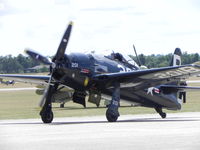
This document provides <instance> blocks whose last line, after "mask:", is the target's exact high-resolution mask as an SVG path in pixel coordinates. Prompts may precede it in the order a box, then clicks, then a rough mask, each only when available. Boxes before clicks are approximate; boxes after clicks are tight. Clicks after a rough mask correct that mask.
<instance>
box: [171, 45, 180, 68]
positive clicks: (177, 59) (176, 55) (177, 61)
mask: <svg viewBox="0 0 200 150" xmlns="http://www.w3.org/2000/svg"><path fill="white" fill-rule="evenodd" d="M181 55H182V53H181V49H180V48H176V49H175V51H174V55H173V57H172V60H171V63H170V66H180V65H181Z"/></svg>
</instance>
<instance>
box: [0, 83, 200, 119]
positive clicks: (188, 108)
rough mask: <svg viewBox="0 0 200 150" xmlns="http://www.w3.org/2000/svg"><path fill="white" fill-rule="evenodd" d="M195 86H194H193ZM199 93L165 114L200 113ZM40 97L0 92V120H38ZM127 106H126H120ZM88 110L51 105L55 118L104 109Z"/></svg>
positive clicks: (125, 110) (131, 110) (139, 110)
mask: <svg viewBox="0 0 200 150" xmlns="http://www.w3.org/2000/svg"><path fill="white" fill-rule="evenodd" d="M195 85H196V84H195ZM199 98H200V92H198V91H197V92H190V93H188V94H187V103H186V104H183V108H182V110H181V111H169V110H167V111H166V112H197V111H198V112H200V100H199ZM39 100H40V96H38V95H36V94H35V91H9V92H0V119H22V118H40V116H39V111H40V108H39V107H38V102H39ZM122 105H123V106H125V105H126V106H127V104H124V103H123V104H122ZM87 106H88V108H86V109H85V108H83V107H82V106H81V105H78V104H74V103H73V102H69V103H67V104H65V108H59V104H53V111H54V116H55V117H71V116H94V115H104V114H105V112H106V108H103V104H101V107H100V108H96V106H95V105H93V104H90V103H87ZM146 113H155V111H154V109H151V108H143V107H121V108H120V114H121V115H124V114H146Z"/></svg>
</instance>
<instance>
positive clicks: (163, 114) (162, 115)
mask: <svg viewBox="0 0 200 150" xmlns="http://www.w3.org/2000/svg"><path fill="white" fill-rule="evenodd" d="M159 114H160V116H161V117H162V118H163V119H164V118H166V117H167V114H166V113H164V112H163V113H159Z"/></svg>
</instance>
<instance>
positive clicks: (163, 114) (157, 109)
mask: <svg viewBox="0 0 200 150" xmlns="http://www.w3.org/2000/svg"><path fill="white" fill-rule="evenodd" d="M155 110H156V112H157V113H159V115H160V116H161V117H162V118H163V119H164V118H166V117H167V114H166V113H165V112H163V111H162V108H161V107H157V108H155Z"/></svg>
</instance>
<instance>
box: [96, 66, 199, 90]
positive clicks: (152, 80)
mask: <svg viewBox="0 0 200 150" xmlns="http://www.w3.org/2000/svg"><path fill="white" fill-rule="evenodd" d="M196 74H200V66H199V65H193V64H191V65H182V66H170V67H163V68H156V69H147V70H138V71H132V72H120V73H109V74H99V75H96V76H94V80H96V81H97V82H100V83H104V84H106V86H107V87H109V86H112V83H113V82H115V81H118V82H120V83H121V85H122V86H121V87H123V86H124V87H128V86H129V87H133V86H134V84H135V85H137V84H140V83H141V84H145V85H147V86H148V85H149V86H152V85H156V84H163V83H168V82H169V81H170V80H173V79H182V78H186V77H189V76H192V75H196ZM126 85H127V86H126Z"/></svg>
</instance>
